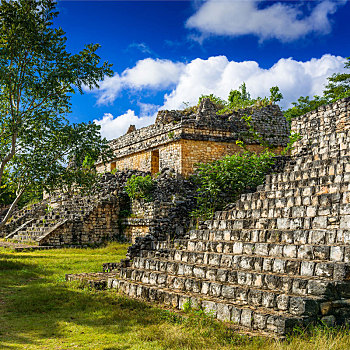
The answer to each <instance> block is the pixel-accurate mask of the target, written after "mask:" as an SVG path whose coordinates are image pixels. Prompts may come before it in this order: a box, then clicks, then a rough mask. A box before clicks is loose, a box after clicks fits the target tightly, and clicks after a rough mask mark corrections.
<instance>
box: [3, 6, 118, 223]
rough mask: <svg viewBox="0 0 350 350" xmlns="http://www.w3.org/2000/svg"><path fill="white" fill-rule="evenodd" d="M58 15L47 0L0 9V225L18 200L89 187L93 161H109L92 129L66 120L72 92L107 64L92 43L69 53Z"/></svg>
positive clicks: (107, 72)
mask: <svg viewBox="0 0 350 350" xmlns="http://www.w3.org/2000/svg"><path fill="white" fill-rule="evenodd" d="M57 15H58V13H57V12H56V9H55V2H54V1H51V0H18V1H13V0H3V1H1V3H0V70H1V75H0V185H1V184H2V188H1V192H2V195H1V200H2V202H1V204H2V206H3V205H10V208H9V210H8V212H7V214H6V216H5V218H4V219H3V220H2V222H0V227H1V226H2V225H4V224H5V222H6V220H8V218H9V217H10V216H11V212H12V211H13V209H14V208H15V207H16V205H17V204H19V203H20V200H21V199H22V202H23V199H26V200H30V199H31V198H32V197H33V196H36V195H38V194H41V193H42V191H43V190H46V191H52V190H54V189H56V188H60V189H62V188H64V189H70V188H72V186H74V187H75V188H77V186H78V187H80V186H84V185H85V184H87V185H90V184H91V181H90V180H93V177H94V176H93V175H94V171H93V164H94V162H95V161H96V160H97V159H98V158H99V157H101V156H102V157H103V158H104V159H107V158H108V157H109V155H110V151H109V145H108V143H107V140H106V139H101V135H100V132H99V129H100V127H99V126H97V125H96V124H95V123H91V122H89V123H80V124H70V123H69V122H68V120H67V119H66V117H65V116H66V115H67V114H68V113H69V112H70V99H71V96H72V94H73V93H75V91H79V92H80V93H82V86H86V87H88V88H90V89H92V88H94V87H97V86H98V82H99V81H101V80H102V79H103V78H104V77H105V76H111V75H112V73H113V72H112V70H111V65H110V64H109V63H108V62H104V63H101V62H100V57H99V56H98V55H97V53H96V51H97V50H98V48H99V45H98V44H90V45H87V46H85V48H84V49H83V50H82V51H80V52H79V53H77V54H72V53H70V52H68V51H67V50H66V40H67V38H66V37H65V33H64V31H63V30H62V29H61V28H54V27H53V20H54V19H55V17H56V16H57ZM67 163H69V164H70V165H71V166H68V167H67ZM22 196H24V197H22Z"/></svg>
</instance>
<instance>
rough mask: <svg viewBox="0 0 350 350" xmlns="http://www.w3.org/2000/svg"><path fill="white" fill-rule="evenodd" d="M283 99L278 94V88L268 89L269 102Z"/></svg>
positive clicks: (280, 94) (279, 93)
mask: <svg viewBox="0 0 350 350" xmlns="http://www.w3.org/2000/svg"><path fill="white" fill-rule="evenodd" d="M282 99H283V95H282V93H281V92H280V89H279V87H278V86H273V87H272V88H270V101H271V103H275V102H279V101H281V100H282Z"/></svg>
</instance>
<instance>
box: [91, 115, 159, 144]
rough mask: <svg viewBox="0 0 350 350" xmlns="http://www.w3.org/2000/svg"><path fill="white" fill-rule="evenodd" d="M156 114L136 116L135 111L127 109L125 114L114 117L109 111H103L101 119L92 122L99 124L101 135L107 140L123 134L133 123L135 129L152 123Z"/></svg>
mask: <svg viewBox="0 0 350 350" xmlns="http://www.w3.org/2000/svg"><path fill="white" fill-rule="evenodd" d="M155 118H156V114H153V115H144V116H141V117H138V116H137V115H136V114H135V111H132V110H131V109H129V110H128V111H127V112H126V113H125V114H123V115H120V116H117V117H114V116H113V115H112V114H111V113H105V114H104V116H103V117H102V119H100V120H97V119H95V120H94V123H95V124H97V125H100V126H101V135H102V137H105V138H107V139H108V140H112V139H115V138H116V137H119V136H121V135H124V134H125V133H126V132H127V130H128V128H129V126H130V125H135V126H136V129H140V128H143V127H144V126H147V125H150V124H153V123H154V121H155Z"/></svg>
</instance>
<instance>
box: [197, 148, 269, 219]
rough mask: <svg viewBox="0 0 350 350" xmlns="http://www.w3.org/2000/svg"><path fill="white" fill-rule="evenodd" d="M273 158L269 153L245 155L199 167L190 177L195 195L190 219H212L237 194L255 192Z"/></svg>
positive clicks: (228, 157) (229, 157) (235, 197)
mask: <svg viewBox="0 0 350 350" xmlns="http://www.w3.org/2000/svg"><path fill="white" fill-rule="evenodd" d="M273 157H274V154H273V153H271V152H269V151H265V152H264V153H261V154H254V153H250V152H244V153H243V154H235V155H232V156H225V157H224V158H223V159H221V160H217V161H214V162H212V163H207V164H200V165H199V166H198V168H197V170H196V172H195V174H194V175H193V180H194V182H195V183H196V185H197V186H198V189H197V193H198V195H197V197H196V199H197V208H196V209H195V210H194V211H193V212H192V216H193V217H197V218H204V219H206V218H211V217H212V216H213V214H214V212H215V211H217V210H221V209H223V207H224V206H225V205H226V204H228V203H232V202H234V201H235V200H236V199H237V198H238V196H239V195H240V194H242V193H244V192H249V191H253V190H255V189H256V187H257V186H258V185H261V184H262V183H263V181H264V178H265V175H266V174H267V173H268V171H269V170H270V169H271V166H272V165H273V164H274V159H273Z"/></svg>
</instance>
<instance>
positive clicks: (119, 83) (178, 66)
mask: <svg viewBox="0 0 350 350" xmlns="http://www.w3.org/2000/svg"><path fill="white" fill-rule="evenodd" d="M184 67H185V65H184V64H183V63H178V62H172V61H170V60H161V59H152V58H146V59H144V60H141V61H138V62H137V63H136V65H135V67H133V68H127V69H125V70H124V72H123V73H122V74H121V75H119V74H115V75H114V76H113V77H107V78H106V79H105V80H104V81H102V82H101V83H100V88H99V90H98V95H99V98H98V100H97V103H98V104H108V103H111V102H113V101H114V100H115V99H116V97H117V96H118V94H119V93H120V91H121V90H123V89H135V90H139V89H144V88H148V89H156V90H162V89H166V88H169V87H171V86H174V85H175V84H176V83H177V82H178V79H179V76H180V75H181V72H182V70H183V69H184Z"/></svg>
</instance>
